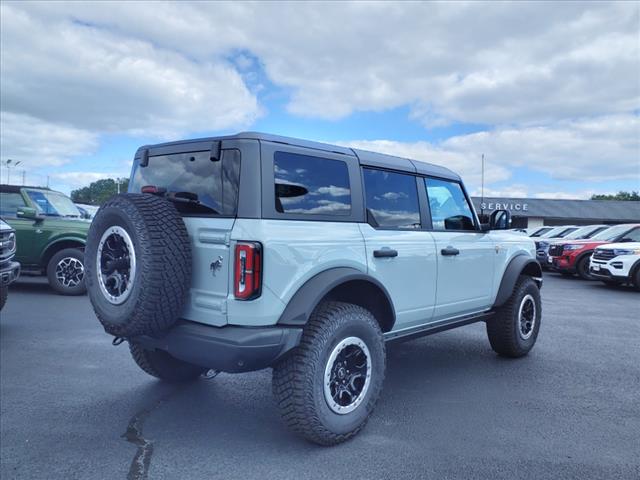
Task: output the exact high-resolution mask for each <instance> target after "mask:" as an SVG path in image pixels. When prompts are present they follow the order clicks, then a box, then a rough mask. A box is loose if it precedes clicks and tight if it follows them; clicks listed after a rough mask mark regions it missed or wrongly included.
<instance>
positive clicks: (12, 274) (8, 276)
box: [0, 262, 20, 287]
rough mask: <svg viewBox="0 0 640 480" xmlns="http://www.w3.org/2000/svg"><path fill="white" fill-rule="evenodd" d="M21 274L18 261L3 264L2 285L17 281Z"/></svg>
mask: <svg viewBox="0 0 640 480" xmlns="http://www.w3.org/2000/svg"><path fill="white" fill-rule="evenodd" d="M19 276H20V264H19V263H18V262H9V263H8V264H7V265H3V266H2V267H1V270H0V287H6V286H7V285H9V284H10V283H13V282H15V281H16V280H17V279H18V277H19Z"/></svg>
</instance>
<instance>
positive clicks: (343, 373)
mask: <svg viewBox="0 0 640 480" xmlns="http://www.w3.org/2000/svg"><path fill="white" fill-rule="evenodd" d="M346 374H347V372H346V371H345V369H344V367H340V368H339V369H338V378H339V379H343V378H344V377H345V376H346Z"/></svg>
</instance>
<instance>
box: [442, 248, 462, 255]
mask: <svg viewBox="0 0 640 480" xmlns="http://www.w3.org/2000/svg"><path fill="white" fill-rule="evenodd" d="M440 253H441V254H442V255H444V256H445V257H451V256H453V255H458V254H459V253H460V250H458V249H457V248H453V247H447V248H443V249H442V250H440Z"/></svg>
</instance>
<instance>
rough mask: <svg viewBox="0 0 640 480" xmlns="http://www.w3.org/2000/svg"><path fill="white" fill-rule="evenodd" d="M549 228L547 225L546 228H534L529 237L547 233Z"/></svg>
mask: <svg viewBox="0 0 640 480" xmlns="http://www.w3.org/2000/svg"><path fill="white" fill-rule="evenodd" d="M549 230H552V228H551V227H547V228H541V229H539V230H536V231H535V232H534V233H532V234H531V235H530V236H531V237H540V236H542V235H543V234H545V233H547V232H548V231H549Z"/></svg>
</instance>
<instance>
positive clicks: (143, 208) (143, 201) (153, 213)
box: [85, 193, 191, 338]
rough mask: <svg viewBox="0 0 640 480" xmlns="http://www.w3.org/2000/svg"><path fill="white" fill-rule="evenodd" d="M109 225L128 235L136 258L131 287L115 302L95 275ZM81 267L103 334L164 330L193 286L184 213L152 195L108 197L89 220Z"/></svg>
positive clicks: (174, 320) (189, 245)
mask: <svg viewBox="0 0 640 480" xmlns="http://www.w3.org/2000/svg"><path fill="white" fill-rule="evenodd" d="M112 227H119V228H122V229H123V230H124V231H125V232H126V233H127V234H128V235H129V237H130V238H131V242H132V244H133V250H134V255H133V257H135V262H136V268H135V275H134V276H133V280H132V281H131V282H130V283H131V290H130V292H129V293H128V294H127V295H128V296H126V297H125V296H124V295H123V298H124V300H123V301H122V302H121V303H119V304H114V303H113V302H112V301H110V300H109V299H108V298H107V296H106V295H105V293H103V290H102V289H101V286H100V283H99V279H98V275H100V265H98V259H97V252H98V246H99V243H100V240H101V238H102V236H103V234H104V232H105V231H107V230H109V229H111V228H112ZM85 270H86V275H85V280H86V284H87V289H88V291H89V298H90V299H91V303H92V305H93V309H94V310H95V312H96V315H97V317H98V320H100V323H102V326H103V327H104V329H105V331H106V332H107V333H110V334H112V335H115V336H117V337H125V338H128V337H134V336H137V335H148V334H154V333H157V332H160V331H163V330H166V329H168V328H169V327H171V326H172V325H173V324H174V323H175V322H176V320H177V319H178V316H179V315H180V313H181V311H182V309H183V306H184V304H185V301H186V298H187V295H188V293H189V287H190V285H191V244H190V241H189V235H188V232H187V229H186V227H185V224H184V222H183V220H182V217H181V216H180V214H179V213H178V211H177V210H176V208H175V206H174V205H173V204H172V203H170V202H169V201H167V200H165V199H163V198H160V197H157V196H154V195H151V194H132V193H126V194H120V195H116V196H114V197H112V198H111V199H109V200H108V201H107V202H106V203H105V204H104V205H103V206H102V207H101V208H100V210H98V213H97V214H96V216H95V218H94V219H93V222H92V223H91V228H90V230H89V236H88V238H87V247H86V249H85Z"/></svg>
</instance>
